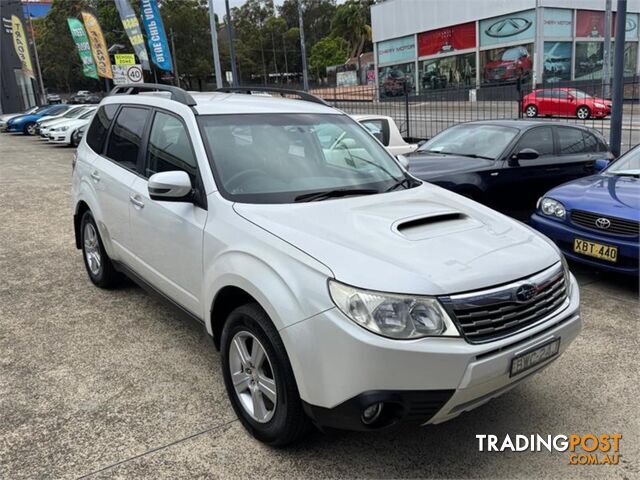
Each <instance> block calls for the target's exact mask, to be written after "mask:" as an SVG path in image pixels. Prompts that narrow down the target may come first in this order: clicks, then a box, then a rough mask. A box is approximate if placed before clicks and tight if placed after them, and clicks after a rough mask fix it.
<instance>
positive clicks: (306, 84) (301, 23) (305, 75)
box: [298, 0, 309, 92]
mask: <svg viewBox="0 0 640 480" xmlns="http://www.w3.org/2000/svg"><path fill="white" fill-rule="evenodd" d="M298 24H299V26H300V53H301V55H302V84H303V88H304V91H305V92H306V91H308V90H309V72H308V71H307V48H306V47H305V45H304V21H303V19H302V0H298Z"/></svg>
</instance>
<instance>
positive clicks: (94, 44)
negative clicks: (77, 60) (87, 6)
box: [82, 12, 113, 78]
mask: <svg viewBox="0 0 640 480" xmlns="http://www.w3.org/2000/svg"><path fill="white" fill-rule="evenodd" d="M82 20H83V21H84V27H85V28H86V30H87V37H89V45H91V53H93V59H94V60H95V61H96V68H97V69H98V75H100V76H101V77H104V78H113V73H112V72H111V60H109V52H108V51H107V43H106V42H105V41H104V35H103V34H102V29H101V28H100V24H99V23H98V19H97V18H96V17H95V15H94V14H93V13H91V12H82Z"/></svg>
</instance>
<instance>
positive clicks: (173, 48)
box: [169, 27, 180, 87]
mask: <svg viewBox="0 0 640 480" xmlns="http://www.w3.org/2000/svg"><path fill="white" fill-rule="evenodd" d="M169 32H170V35H171V55H172V57H173V74H174V75H175V77H176V85H177V86H178V87H179V86H180V75H179V74H178V58H177V57H176V44H175V43H174V41H173V27H171V29H170V30H169Z"/></svg>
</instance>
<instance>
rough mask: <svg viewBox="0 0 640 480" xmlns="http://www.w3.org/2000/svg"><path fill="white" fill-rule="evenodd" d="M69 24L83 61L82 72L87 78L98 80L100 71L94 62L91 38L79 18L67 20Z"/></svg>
mask: <svg viewBox="0 0 640 480" xmlns="http://www.w3.org/2000/svg"><path fill="white" fill-rule="evenodd" d="M67 23H68V24H69V30H71V36H72V37H73V41H74V42H76V47H78V54H79V55H80V60H81V61H82V72H83V73H84V75H85V77H90V78H95V79H96V80H98V70H97V69H96V64H95V62H94V61H93V55H92V54H91V45H89V38H88V37H87V32H86V31H85V29H84V26H83V25H82V22H81V21H80V20H78V19H77V18H72V17H69V18H67Z"/></svg>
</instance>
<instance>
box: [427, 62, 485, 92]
mask: <svg viewBox="0 0 640 480" xmlns="http://www.w3.org/2000/svg"><path fill="white" fill-rule="evenodd" d="M418 79H419V80H418V81H419V84H420V89H421V91H424V90H435V89H438V88H447V87H463V86H468V85H474V84H475V81H476V54H475V53H467V54H465V55H455V56H450V57H444V58H434V59H431V60H424V61H422V62H420V64H419V69H418Z"/></svg>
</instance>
